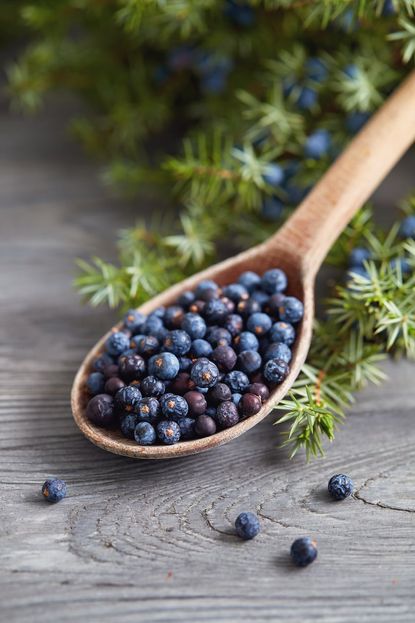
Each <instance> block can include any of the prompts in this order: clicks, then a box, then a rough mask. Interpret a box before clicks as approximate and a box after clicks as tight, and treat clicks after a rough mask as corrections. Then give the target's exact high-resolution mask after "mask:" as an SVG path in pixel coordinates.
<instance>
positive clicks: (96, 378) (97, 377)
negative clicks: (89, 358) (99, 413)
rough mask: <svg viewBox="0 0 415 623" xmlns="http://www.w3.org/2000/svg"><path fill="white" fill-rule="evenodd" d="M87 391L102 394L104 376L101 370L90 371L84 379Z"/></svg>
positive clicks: (94, 394)
mask: <svg viewBox="0 0 415 623" xmlns="http://www.w3.org/2000/svg"><path fill="white" fill-rule="evenodd" d="M86 386H87V388H88V391H89V393H90V394H92V395H93V396H96V395H97V394H102V393H103V392H104V386H105V376H104V375H103V374H102V372H91V374H90V375H89V376H88V378H87V381H86Z"/></svg>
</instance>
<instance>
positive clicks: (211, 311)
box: [203, 299, 228, 324]
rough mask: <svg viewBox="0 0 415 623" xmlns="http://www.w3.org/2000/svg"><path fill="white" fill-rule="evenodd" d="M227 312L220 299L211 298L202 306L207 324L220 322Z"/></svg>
mask: <svg viewBox="0 0 415 623" xmlns="http://www.w3.org/2000/svg"><path fill="white" fill-rule="evenodd" d="M227 314H228V310H227V307H226V305H225V303H224V302H223V301H222V300H221V299H212V300H211V301H208V302H207V303H206V305H205V307H204V308H203V315H204V317H205V320H206V322H207V323H208V324H216V323H222V322H223V321H224V320H225V318H226V316H227Z"/></svg>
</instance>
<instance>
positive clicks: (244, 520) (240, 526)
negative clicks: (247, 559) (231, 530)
mask: <svg viewBox="0 0 415 623" xmlns="http://www.w3.org/2000/svg"><path fill="white" fill-rule="evenodd" d="M235 530H236V534H237V535H238V536H239V537H241V539H245V540H247V541H248V540H250V539H253V538H254V537H256V536H257V534H259V532H260V530H261V526H260V523H259V519H258V517H257V516H256V515H255V513H241V514H240V515H238V517H237V518H236V521H235Z"/></svg>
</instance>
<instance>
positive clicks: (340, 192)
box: [71, 72, 415, 459]
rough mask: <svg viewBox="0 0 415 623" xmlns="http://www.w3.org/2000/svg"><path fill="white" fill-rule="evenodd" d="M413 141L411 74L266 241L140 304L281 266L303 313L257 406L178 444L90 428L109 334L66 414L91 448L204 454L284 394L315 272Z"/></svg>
mask: <svg viewBox="0 0 415 623" xmlns="http://www.w3.org/2000/svg"><path fill="white" fill-rule="evenodd" d="M414 139H415V72H412V73H411V74H410V76H409V77H408V78H407V79H406V81H405V82H404V83H403V84H402V85H401V86H400V87H399V89H398V90H397V91H396V92H395V93H394V94H393V95H392V96H390V97H389V99H388V101H387V102H386V103H385V104H384V105H383V106H382V107H381V109H380V110H379V111H378V112H377V113H376V115H374V117H373V118H372V119H371V121H370V122H369V123H368V124H366V126H365V127H364V128H363V130H362V131H361V132H360V133H359V134H358V135H357V136H356V137H355V138H354V139H353V141H352V142H351V143H350V145H349V146H348V148H347V149H346V150H345V151H344V152H343V154H342V155H341V156H340V157H339V158H338V159H337V160H336V162H335V163H334V164H333V165H332V166H331V167H330V169H329V170H328V171H327V173H326V174H325V175H324V176H323V177H322V179H321V180H320V181H319V183H318V184H317V185H316V186H315V187H314V188H313V190H312V191H311V192H310V193H309V194H308V195H307V197H306V199H305V200H304V201H303V202H302V203H301V205H300V206H299V207H298V208H297V210H296V211H295V212H294V214H293V215H292V216H291V217H290V218H289V219H288V221H287V222H286V223H285V224H284V226H283V227H282V228H281V229H280V230H279V231H278V232H277V234H275V235H274V236H272V237H271V238H269V240H267V241H266V242H264V243H262V244H260V245H258V246H256V247H253V248H252V249H249V250H248V251H245V252H243V253H240V254H238V255H236V256H235V257H232V258H230V259H227V260H225V261H223V262H220V263H219V264H215V265H214V266H211V267H210V268H208V269H206V270H203V271H202V272H200V273H197V274H196V275H193V276H192V277H189V278H188V279H185V280H184V281H182V282H180V283H178V284H177V285H174V286H172V287H171V288H169V289H168V290H166V291H165V292H163V293H162V294H159V295H158V296H156V297H154V298H153V299H151V300H150V301H148V302H146V303H145V304H144V305H142V306H141V307H140V308H139V310H140V311H141V312H143V313H144V314H149V313H150V312H152V311H153V310H154V309H156V308H157V307H159V306H161V305H170V304H172V303H174V302H175V300H176V299H177V298H178V296H179V295H180V294H181V293H182V292H184V291H185V290H192V289H194V288H195V286H196V285H197V284H198V283H199V282H200V281H201V280H203V279H213V280H214V281H216V282H217V283H218V284H219V285H226V284H228V283H232V282H234V281H236V280H237V278H238V277H239V275H240V274H241V273H242V272H244V271H246V270H253V271H256V272H258V273H260V274H262V273H263V272H265V271H266V270H267V269H269V268H275V267H278V268H281V269H282V270H284V271H285V272H286V274H287V277H288V284H289V285H288V290H287V294H289V295H292V296H295V297H297V298H298V299H300V300H301V301H302V302H303V304H304V317H303V320H302V322H301V323H300V324H299V325H298V327H297V339H296V342H295V346H294V349H293V357H292V361H291V365H290V372H289V374H288V376H287V377H286V379H285V380H284V382H283V383H281V384H280V385H278V386H277V387H276V388H275V389H274V390H273V391H272V393H271V395H270V397H269V399H268V400H267V402H265V403H264V405H263V406H262V408H261V410H260V411H259V412H258V413H257V414H256V415H253V416H250V417H248V418H247V419H245V420H242V421H241V422H239V423H238V424H236V425H235V426H233V427H231V428H228V429H225V430H223V431H219V432H217V433H215V434H214V435H212V436H210V437H203V438H201V439H194V440H190V441H183V442H179V443H177V444H174V445H171V446H168V445H154V446H140V445H138V444H137V443H135V442H134V441H132V440H131V441H130V440H128V439H126V438H125V437H124V436H122V435H121V433H120V432H119V431H115V430H110V429H106V428H100V427H98V426H95V425H94V424H93V423H92V422H90V421H89V420H88V419H87V417H86V406H87V403H88V400H89V396H88V393H87V390H86V380H87V377H88V375H89V373H90V371H91V367H92V362H93V360H94V358H95V357H97V356H98V355H100V354H101V353H102V352H103V350H104V344H105V340H106V339H107V337H108V336H109V335H110V333H111V332H108V333H107V334H106V335H105V336H104V337H103V338H102V339H101V340H100V341H99V342H98V343H97V344H96V345H95V346H94V347H93V349H92V350H91V351H90V352H89V353H88V355H87V356H86V358H85V359H84V361H83V363H82V364H81V367H80V368H79V370H78V373H77V375H76V377H75V380H74V384H73V388H72V397H71V402H72V412H73V416H74V419H75V422H76V424H77V425H78V427H79V428H80V430H81V431H82V432H83V434H84V435H85V436H86V437H87V438H88V439H89V440H90V441H92V442H93V443H94V444H96V445H97V446H99V447H101V448H103V449H105V450H108V451H110V452H113V453H115V454H122V455H125V456H129V457H133V458H139V459H165V458H173V457H179V456H186V455H190V454H197V453H199V452H204V451H205V450H209V449H210V448H214V447H215V446H219V445H222V444H224V443H227V442H228V441H230V440H232V439H234V438H235V437H238V436H239V435H241V434H242V433H244V432H246V431H247V430H249V429H250V428H252V427H253V426H255V424H258V422H260V421H261V420H263V419H264V418H265V417H266V415H267V414H268V413H269V412H270V411H271V410H272V409H273V408H274V407H275V406H276V405H277V404H278V402H279V401H280V400H281V399H282V398H283V397H284V396H285V395H286V393H287V392H288V390H289V389H290V387H291V386H292V384H293V382H294V381H295V379H296V377H297V376H298V374H299V372H300V370H301V367H302V365H303V363H304V361H305V359H306V356H307V352H308V349H309V346H310V341H311V336H312V325H313V318H314V283H315V275H316V273H317V271H318V269H319V267H320V265H321V263H322V261H323V259H324V257H325V256H326V254H327V252H328V250H329V249H330V247H331V245H332V244H333V242H334V241H335V240H336V238H337V237H338V236H339V234H340V233H341V232H342V231H343V229H344V227H345V226H346V225H347V223H348V222H349V221H350V219H351V218H352V216H353V215H354V214H355V212H356V211H357V210H358V209H359V208H360V207H361V205H362V204H363V203H364V202H365V201H366V200H367V199H368V198H369V197H370V195H371V194H372V192H373V191H374V190H375V188H376V187H377V186H378V185H379V184H380V182H381V181H382V180H383V178H384V177H385V176H386V174H387V173H388V172H389V171H390V170H391V169H392V167H393V166H394V165H395V163H396V162H397V161H398V160H399V158H400V157H401V156H402V154H403V153H404V152H405V151H406V150H407V149H408V147H409V146H410V145H411V144H412V142H413V141H414Z"/></svg>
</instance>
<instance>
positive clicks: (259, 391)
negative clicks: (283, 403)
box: [248, 383, 269, 402]
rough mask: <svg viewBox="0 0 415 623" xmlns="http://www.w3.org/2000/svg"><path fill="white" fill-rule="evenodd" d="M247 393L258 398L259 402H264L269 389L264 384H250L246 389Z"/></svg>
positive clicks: (267, 396)
mask: <svg viewBox="0 0 415 623" xmlns="http://www.w3.org/2000/svg"><path fill="white" fill-rule="evenodd" d="M248 392H249V393H250V394H255V395H256V396H259V398H261V402H266V401H267V400H268V398H269V389H268V387H267V386H266V385H264V383H252V384H251V385H250V386H249V387H248Z"/></svg>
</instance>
